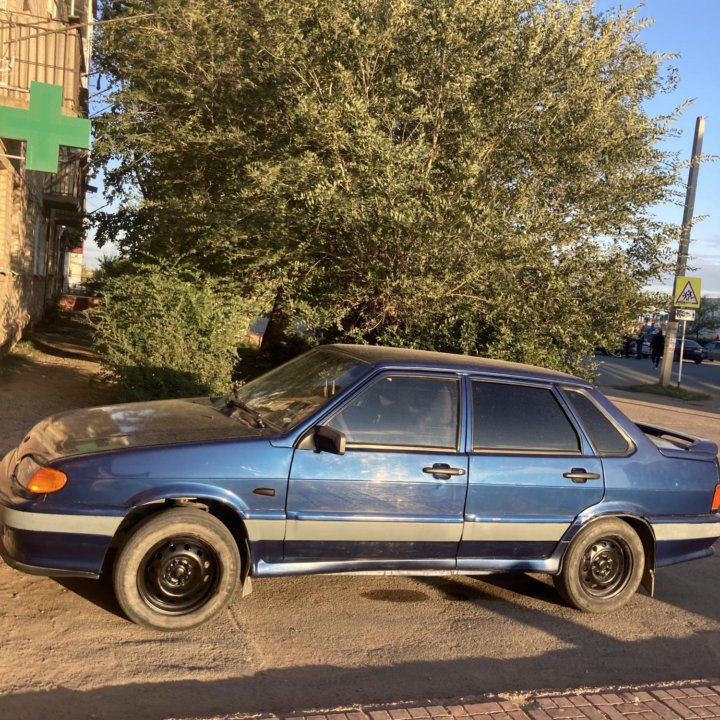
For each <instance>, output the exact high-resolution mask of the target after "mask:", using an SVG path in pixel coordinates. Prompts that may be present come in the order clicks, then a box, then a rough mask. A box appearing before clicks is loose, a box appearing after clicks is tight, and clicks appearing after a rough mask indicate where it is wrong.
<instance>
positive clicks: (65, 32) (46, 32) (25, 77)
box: [0, 11, 86, 115]
mask: <svg viewBox="0 0 720 720" xmlns="http://www.w3.org/2000/svg"><path fill="white" fill-rule="evenodd" d="M83 70H84V62H83V56H82V38H81V35H80V31H79V29H78V27H77V26H75V25H70V24H68V23H63V22H59V21H57V20H44V19H42V18H37V17H33V16H32V15H27V14H25V13H14V12H2V11H0V102H2V103H3V104H6V105H16V106H18V107H26V106H27V105H28V103H29V98H30V94H29V93H30V83H31V82H32V81H33V80H37V81H39V82H45V83H51V84H53V85H62V87H63V109H64V110H65V112H66V113H68V114H73V115H77V114H80V113H82V112H83V111H84V110H85V104H86V97H85V92H84V90H83V82H82V80H83V75H82V73H83Z"/></svg>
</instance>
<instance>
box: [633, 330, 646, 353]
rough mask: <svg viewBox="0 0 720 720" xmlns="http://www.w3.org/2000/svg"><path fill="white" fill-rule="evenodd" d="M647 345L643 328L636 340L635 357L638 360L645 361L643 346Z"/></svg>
mask: <svg viewBox="0 0 720 720" xmlns="http://www.w3.org/2000/svg"><path fill="white" fill-rule="evenodd" d="M644 344H645V333H644V332H643V331H642V328H641V329H640V331H639V332H638V334H637V337H636V338H635V357H636V358H637V359H638V360H642V359H643V345H644Z"/></svg>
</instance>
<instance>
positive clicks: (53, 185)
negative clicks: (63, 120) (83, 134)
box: [43, 147, 88, 211]
mask: <svg viewBox="0 0 720 720" xmlns="http://www.w3.org/2000/svg"><path fill="white" fill-rule="evenodd" d="M87 166H88V154H87V152H85V151H84V150H69V149H68V148H64V147H63V148H61V149H60V163H59V165H58V171H57V172H56V173H53V174H48V175H47V176H46V180H45V187H44V188H43V194H44V199H45V204H46V205H47V206H48V207H55V208H65V209H68V210H70V209H71V208H72V209H74V210H76V211H79V210H82V209H83V207H82V206H83V204H84V198H85V183H86V180H87Z"/></svg>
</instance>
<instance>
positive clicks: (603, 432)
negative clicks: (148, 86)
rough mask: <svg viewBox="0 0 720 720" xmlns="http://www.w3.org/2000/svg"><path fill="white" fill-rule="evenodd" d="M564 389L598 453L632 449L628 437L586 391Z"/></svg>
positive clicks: (611, 453)
mask: <svg viewBox="0 0 720 720" xmlns="http://www.w3.org/2000/svg"><path fill="white" fill-rule="evenodd" d="M564 390H565V394H566V395H567V398H568V400H569V401H570V404H571V405H572V407H573V410H574V411H575V412H576V413H577V416H578V417H579V418H580V422H581V423H582V424H583V427H584V428H585V432H587V434H588V437H589V438H590V440H591V442H592V444H593V445H594V446H595V449H596V450H597V452H598V453H600V454H601V455H625V454H626V453H627V452H628V451H629V450H630V443H629V442H628V441H627V439H626V438H625V437H624V436H623V435H622V433H621V432H620V431H619V430H618V429H617V428H616V427H615V426H614V425H613V424H612V423H611V422H610V420H608V418H607V416H606V415H605V413H604V412H603V411H602V410H600V408H599V407H598V406H597V405H596V404H595V403H594V402H593V401H592V400H591V399H590V398H589V397H588V396H587V395H586V394H585V393H583V392H578V391H577V390H570V389H568V388H565V389H564Z"/></svg>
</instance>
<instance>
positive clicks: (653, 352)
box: [650, 330, 665, 367]
mask: <svg viewBox="0 0 720 720" xmlns="http://www.w3.org/2000/svg"><path fill="white" fill-rule="evenodd" d="M664 350H665V336H664V335H663V331H662V330H658V331H657V332H656V333H655V334H654V335H653V336H652V339H651V340H650V359H651V360H652V361H653V365H655V367H657V366H658V365H659V364H660V358H661V357H662V356H663V351H664Z"/></svg>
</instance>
